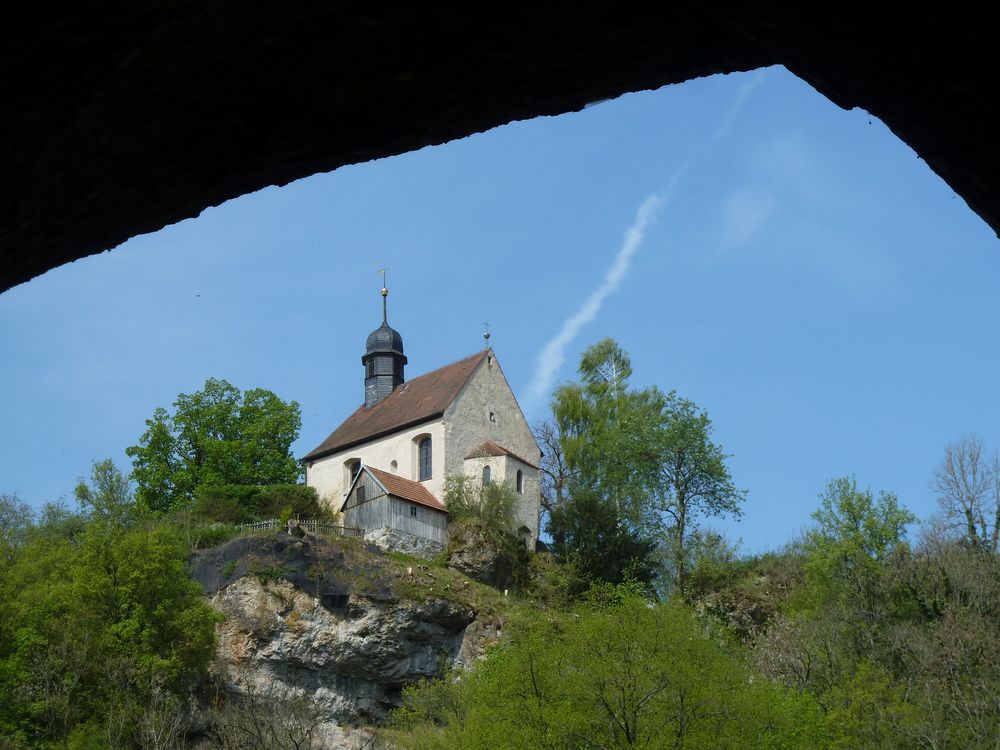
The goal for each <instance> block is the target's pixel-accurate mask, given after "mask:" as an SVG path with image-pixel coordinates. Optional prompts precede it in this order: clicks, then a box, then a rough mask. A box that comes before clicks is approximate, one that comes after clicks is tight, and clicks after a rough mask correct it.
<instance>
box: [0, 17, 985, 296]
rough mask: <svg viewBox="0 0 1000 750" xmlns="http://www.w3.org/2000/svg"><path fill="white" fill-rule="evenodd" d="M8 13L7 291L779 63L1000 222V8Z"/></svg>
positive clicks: (3, 127)
mask: <svg viewBox="0 0 1000 750" xmlns="http://www.w3.org/2000/svg"><path fill="white" fill-rule="evenodd" d="M12 11H13V12H11V13H8V14H6V15H5V19H4V20H5V24H4V26H3V31H6V38H5V41H6V44H5V45H4V50H5V52H6V53H7V54H6V55H5V56H4V57H3V59H2V61H0V67H2V69H3V71H4V73H5V75H4V76H3V80H4V82H5V88H4V101H5V104H6V105H7V106H6V107H5V111H4V114H3V116H2V117H0V164H3V166H4V171H3V174H2V176H0V205H3V206H4V211H3V212H2V213H0V255H2V256H3V257H4V263H3V264H0V290H3V289H6V288H7V287H9V286H11V285H13V284H17V283H19V282H21V281H25V280H27V279H29V278H31V277H33V276H35V275H37V274H40V273H42V272H43V271H45V270H46V269H48V268H52V267H54V266H56V265H58V264H60V263H64V262H66V261H69V260H72V259H75V258H79V257H83V256H85V255H88V254H91V253H96V252H99V251H101V250H104V249H107V248H111V247H114V246H115V245H117V244H119V243H121V242H123V241H124V240H126V239H128V238H129V237H131V236H134V235H136V234H141V233H143V232H150V231H154V230H156V229H159V228H160V227H163V226H165V225H167V224H171V223H173V222H176V221H179V220H181V219H183V218H187V217H190V216H196V215H198V213H200V212H201V211H202V210H203V209H204V208H206V207H207V206H211V205H217V204H219V203H221V202H223V201H225V200H227V199H229V198H233V197H235V196H237V195H242V194H245V193H248V192H252V191H254V190H259V189H261V188H263V187H265V186H267V185H282V184H286V183H288V182H290V181H292V180H295V179H298V178H300V177H305V176H307V175H310V174H315V173H317V172H325V171H329V170H333V169H336V168H337V167H339V166H341V165H343V164H353V163H360V162H364V161H367V160H369V159H375V158H379V157H383V156H388V155H391V154H398V153H401V152H404V151H409V150H413V149H417V148H420V147H422V146H425V145H428V144H436V143H443V142H445V141H448V140H451V139H454V138H461V137H464V136H466V135H469V134H470V133H475V132H479V131H482V130H486V129H488V128H491V127H494V126H496V125H499V124H502V123H505V122H511V121H513V120H519V119H526V118H530V117H535V116H538V115H551V114H557V113H561V112H569V111H574V110H578V109H580V108H582V107H583V106H584V105H585V104H587V103H588V102H595V101H600V100H602V99H606V98H610V97H615V96H618V95H620V94H622V93H624V92H626V91H637V90H642V89H651V88H656V87H659V86H662V85H665V84H668V83H676V82H680V81H684V80H688V79H691V78H694V77H697V76H703V75H707V74H710V73H716V72H731V71H737V70H750V69H753V68H756V67H759V66H763V65H771V64H775V63H779V64H783V65H785V66H786V67H787V68H788V69H789V70H791V71H792V72H794V73H795V74H796V75H798V76H800V77H802V78H804V79H805V80H806V81H808V82H809V83H810V84H812V85H813V86H814V87H815V88H816V89H817V90H818V91H820V92H821V93H823V94H824V95H826V96H827V97H829V98H830V99H831V100H832V101H834V102H835V103H836V104H838V105H839V106H841V107H855V106H860V107H863V108H865V109H867V110H868V111H869V112H872V113H873V114H875V115H876V116H878V117H880V118H881V119H882V120H883V121H884V122H885V123H886V124H887V125H888V126H889V127H890V128H891V129H892V130H893V132H895V133H896V134H897V135H899V137H900V138H902V139H903V140H904V141H905V142H906V143H908V144H909V145H910V146H912V147H913V148H914V150H916V151H917V153H918V154H919V155H920V156H921V157H922V158H923V159H924V160H926V162H927V163H928V165H929V166H930V167H931V168H932V169H934V170H935V171H936V172H937V173H938V174H939V175H941V176H942V178H944V179H945V180H946V181H947V182H948V183H949V184H950V185H951V186H952V188H954V190H955V191H956V192H957V193H958V194H959V195H961V196H962V197H963V198H964V199H965V200H966V201H967V202H968V203H969V205H970V206H971V207H972V209H973V210H975V211H976V212H978V213H979V214H980V215H981V216H982V217H983V219H984V220H985V221H986V222H987V223H989V224H990V225H991V226H992V227H993V228H994V229H995V230H1000V150H998V149H997V147H996V138H995V136H994V135H993V133H995V132H996V130H997V124H998V122H1000V116H998V114H1000V109H998V107H997V104H996V97H995V96H993V91H994V88H995V85H994V73H995V70H996V54H995V46H996V45H995V40H994V36H995V31H994V24H993V23H992V19H991V18H990V17H989V16H988V7H987V6H985V5H984V6H983V7H982V10H979V11H973V10H970V9H969V8H962V7H954V8H952V7H950V6H943V7H937V6H931V7H928V8H927V9H926V10H924V9H922V8H918V7H917V6H916V5H913V6H912V7H910V8H909V9H908V10H907V12H906V13H903V14H901V13H900V12H899V9H898V8H896V7H894V6H893V5H892V4H878V3H866V4H860V3H824V4H815V3H789V2H775V1H774V0H770V1H769V2H755V3H735V2H729V1H723V2H720V1H719V0H713V1H712V2H705V3H660V4H651V5H649V6H647V7H645V8H643V11H642V14H641V16H637V15H636V14H634V13H631V12H624V11H623V9H622V8H619V7H618V6H617V5H615V4H604V3H594V4H576V5H574V6H567V7H560V6H558V5H557V6H552V5H550V4H546V3H537V4H534V5H531V6H528V7H525V8H523V9H521V10H519V11H518V12H517V13H512V14H503V13H498V14H493V17H491V19H490V23H488V24H484V23H483V22H482V13H481V10H480V8H478V7H476V6H475V5H471V4H470V5H464V6H463V5H456V4H448V5H444V4H440V3H409V4H403V5H399V6H398V7H397V6H395V5H394V6H392V7H381V6H379V7H375V6H370V5H363V6H362V5H353V4H343V3H208V4H206V3H196V2H191V1H190V0H187V1H186V2H177V1H176V0H172V1H171V2H166V1H165V0H154V1H153V2H144V3H118V4H115V5H114V6H110V7H109V6H104V5H102V6H100V8H99V9H95V8H94V7H91V5H90V4H87V3H78V4H74V5H68V6H67V7H66V8H63V9H61V10H60V12H59V13H51V12H49V10H48V8H46V7H45V5H44V4H31V3H19V4H16V6H15V8H14V9H12ZM0 33H2V32H0ZM952 45H955V47H954V48H953V47H952Z"/></svg>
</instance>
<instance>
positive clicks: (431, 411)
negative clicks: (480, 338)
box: [303, 349, 492, 461]
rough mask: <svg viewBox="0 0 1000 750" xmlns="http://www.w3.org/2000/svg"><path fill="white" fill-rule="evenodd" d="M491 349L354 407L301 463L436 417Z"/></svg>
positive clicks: (452, 399) (451, 401) (420, 376)
mask: <svg viewBox="0 0 1000 750" xmlns="http://www.w3.org/2000/svg"><path fill="white" fill-rule="evenodd" d="M491 351H492V350H491V349H483V350H480V351H478V352H476V353H475V354H471V355H469V356H467V357H463V358H462V359H458V360H455V361H454V362H451V363H449V364H447V365H443V366H441V367H438V368H437V369H435V370H431V371H430V372H425V373H424V374H422V375H418V376H417V377H415V378H413V379H412V380H407V381H406V382H404V383H400V384H399V385H398V386H396V388H394V389H393V390H392V392H391V393H390V394H389V395H388V396H386V397H385V398H384V399H382V400H381V401H379V402H378V403H377V404H375V405H374V406H372V407H370V408H365V405H364V404H361V405H360V406H358V408H357V409H355V410H354V411H353V412H352V413H351V414H350V415H349V416H348V417H347V419H345V420H344V421H343V422H341V424H340V425H339V426H338V427H337V429H335V430H334V431H333V432H331V433H330V435H329V436H328V437H327V438H326V439H325V440H324V441H323V442H322V443H320V444H319V445H318V446H317V447H316V448H314V449H313V450H311V451H310V452H309V453H307V454H306V455H305V456H304V458H303V460H304V461H313V460H316V459H318V458H322V457H324V456H328V455H330V454H331V453H336V452H337V451H340V450H346V449H347V448H351V447H353V446H355V445H359V444H360V443H364V442H366V441H368V440H373V439H375V438H378V437H381V436H383V435H389V434H392V433H394V432H397V431H399V430H402V429H405V428H406V427H411V426H413V425H417V424H420V423H422V422H426V421H428V420H430V419H434V418H436V417H440V416H441V415H443V414H444V412H445V410H446V409H447V408H448V407H449V406H450V405H451V404H452V403H453V402H454V401H455V399H456V398H457V397H458V396H459V394H461V392H462V390H463V388H465V385H466V384H467V383H468V382H469V379H470V378H471V377H472V375H473V373H474V372H475V371H476V369H477V368H478V366H479V364H480V363H481V362H482V361H483V359H484V358H485V357H486V355H487V353H488V352H491Z"/></svg>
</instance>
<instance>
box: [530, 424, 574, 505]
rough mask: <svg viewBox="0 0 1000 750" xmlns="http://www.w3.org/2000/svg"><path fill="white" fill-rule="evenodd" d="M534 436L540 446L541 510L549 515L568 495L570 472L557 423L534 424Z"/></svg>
mask: <svg viewBox="0 0 1000 750" xmlns="http://www.w3.org/2000/svg"><path fill="white" fill-rule="evenodd" d="M535 437H536V438H537V439H538V443H539V445H540V446H541V448H542V462H541V466H540V467H539V469H540V472H541V479H542V482H541V484H542V510H543V511H544V512H545V513H548V514H550V515H551V513H552V511H553V510H554V509H555V508H557V507H559V505H560V503H562V502H563V501H564V500H565V499H566V498H567V497H568V496H569V482H570V477H571V476H572V472H571V471H570V468H569V466H568V465H567V464H566V456H565V454H564V453H563V449H562V435H561V434H560V432H559V426H558V425H556V424H555V423H554V422H551V421H545V422H540V423H538V424H536V425H535Z"/></svg>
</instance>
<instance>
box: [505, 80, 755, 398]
mask: <svg viewBox="0 0 1000 750" xmlns="http://www.w3.org/2000/svg"><path fill="white" fill-rule="evenodd" d="M765 78H766V73H765V71H760V72H759V73H757V75H756V76H754V77H753V78H752V79H751V80H750V81H748V82H747V83H744V84H743V85H742V86H740V88H739V90H738V91H737V92H736V96H735V97H734V98H733V101H732V103H731V104H730V105H729V107H728V108H727V109H726V111H725V113H723V115H722V119H721V122H720V124H719V127H718V129H717V130H716V131H715V133H714V134H713V135H712V137H711V143H712V144H715V143H718V142H719V141H720V140H721V139H723V138H724V137H725V136H726V135H727V134H728V133H729V130H730V128H731V127H732V125H733V122H734V121H735V120H736V116H737V114H739V111H740V109H741V108H742V107H743V105H744V104H745V103H746V101H747V99H748V98H749V96H750V94H752V93H753V92H754V90H755V89H756V88H757V87H758V86H760V85H761V84H762V83H763V82H764V79H765ZM686 170H687V165H685V166H682V167H679V168H678V169H677V170H676V171H675V172H674V174H673V176H672V177H671V179H670V182H669V183H668V185H667V188H666V189H665V190H663V191H660V192H657V193H653V194H652V195H650V196H647V198H646V199H645V200H644V201H643V202H642V205H640V206H639V210H638V211H637V212H636V215H635V221H634V222H632V226H630V227H629V228H628V230H627V231H626V232H625V238H624V240H623V242H622V246H621V247H620V248H619V250H618V254H617V255H616V256H615V259H614V262H612V264H611V266H610V267H609V268H608V270H607V273H605V274H604V279H603V280H602V281H601V284H600V286H598V287H597V289H595V290H594V291H593V292H592V293H591V294H590V296H589V297H588V298H587V300H586V301H585V302H584V303H583V305H581V306H580V308H579V309H578V310H577V311H576V312H575V313H573V315H571V316H570V317H569V318H567V319H566V320H565V321H564V322H563V324H562V328H560V329H559V333H557V334H556V335H555V336H554V337H552V338H551V339H550V340H549V341H548V343H546V344H545V346H544V347H543V348H542V351H541V352H540V353H539V355H538V364H537V365H536V367H535V374H534V376H533V377H532V379H531V383H530V384H529V385H528V395H527V400H526V403H525V406H526V407H527V409H526V411H527V412H528V413H529V414H532V413H534V412H535V411H536V409H537V408H538V406H539V405H540V404H541V402H542V400H543V399H544V398H545V397H546V396H548V394H549V392H550V391H551V389H552V384H553V382H554V381H555V378H556V373H557V372H558V370H559V368H560V367H562V365H563V362H565V361H566V347H568V346H569V344H570V342H571V341H573V339H574V338H576V335H577V334H578V333H579V332H580V329H581V328H583V327H584V326H585V325H586V324H587V323H589V322H590V321H592V320H593V319H594V318H596V317H597V313H598V312H600V310H601V306H602V305H603V304H604V301H605V300H606V299H607V298H608V297H610V296H611V295H612V294H614V293H615V292H616V291H618V288H619V287H620V286H621V284H622V281H623V280H624V278H625V274H627V273H628V271H629V268H630V267H631V265H632V256H633V255H635V252H636V251H637V250H638V249H639V246H640V245H641V244H642V241H643V239H644V238H645V236H646V231H647V230H648V229H649V226H650V225H651V224H652V223H653V221H654V220H655V219H656V217H657V215H658V214H659V212H660V210H661V209H662V208H663V206H664V205H666V204H667V203H668V202H669V201H670V199H671V198H672V197H673V193H674V190H675V189H676V187H677V183H678V182H679V181H680V179H681V176H682V175H683V174H684V172H685V171H686ZM766 213H767V211H766V210H765V211H764V212H763V214H762V215H761V216H760V217H759V218H757V217H756V216H750V217H748V218H749V226H748V227H747V228H746V229H745V231H747V232H749V234H752V233H753V231H754V230H755V229H756V225H757V224H759V223H760V221H762V220H763V218H764V216H766Z"/></svg>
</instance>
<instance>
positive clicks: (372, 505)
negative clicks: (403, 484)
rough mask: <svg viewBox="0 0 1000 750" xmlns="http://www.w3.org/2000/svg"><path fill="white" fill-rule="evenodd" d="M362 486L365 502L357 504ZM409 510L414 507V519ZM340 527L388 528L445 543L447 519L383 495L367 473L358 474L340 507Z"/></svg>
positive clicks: (396, 498)
mask: <svg viewBox="0 0 1000 750" xmlns="http://www.w3.org/2000/svg"><path fill="white" fill-rule="evenodd" d="M360 485H364V488H365V498H366V499H365V502H363V503H361V504H358V502H357V488H358V486H360ZM411 508H416V509H417V510H416V512H417V514H416V516H414V515H413V514H412V511H411V510H410V509H411ZM344 525H345V526H349V527H353V528H356V529H364V530H365V531H374V530H375V529H381V528H382V527H384V526H388V527H390V528H393V529H399V530H400V531H405V532H406V533H408V534H413V535H414V536H419V537H422V538H424V539H431V540H433V541H435V542H438V543H439V544H447V543H448V516H447V515H446V514H444V513H440V512H439V511H436V510H432V509H431V508H428V507H426V506H423V505H420V504H418V503H411V502H410V501H408V500H402V499H400V498H398V497H394V496H391V495H386V494H385V493H384V492H383V491H382V488H381V487H380V486H379V485H378V483H377V482H375V480H373V479H372V478H371V477H370V476H369V475H368V474H362V476H361V479H360V480H359V481H358V484H357V485H355V488H354V490H353V491H352V492H351V496H350V497H349V498H348V499H347V503H346V505H345V506H344Z"/></svg>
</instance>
